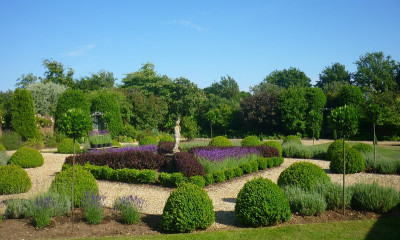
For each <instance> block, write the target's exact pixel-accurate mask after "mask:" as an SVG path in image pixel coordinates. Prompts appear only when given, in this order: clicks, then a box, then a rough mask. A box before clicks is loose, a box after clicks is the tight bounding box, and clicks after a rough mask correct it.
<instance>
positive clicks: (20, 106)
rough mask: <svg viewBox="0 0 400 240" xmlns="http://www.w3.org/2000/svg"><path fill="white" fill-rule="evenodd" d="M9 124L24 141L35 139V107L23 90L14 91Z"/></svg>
mask: <svg viewBox="0 0 400 240" xmlns="http://www.w3.org/2000/svg"><path fill="white" fill-rule="evenodd" d="M11 124H12V126H13V128H14V130H15V131H16V132H17V133H19V134H20V135H21V136H22V137H24V138H25V139H32V138H35V137H36V135H37V133H38V129H37V126H36V118H35V107H34V105H33V99H32V94H31V93H30V92H29V91H28V90H25V89H19V88H17V89H15V92H14V95H13V97H12V100H11Z"/></svg>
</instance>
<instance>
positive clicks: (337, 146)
mask: <svg viewBox="0 0 400 240" xmlns="http://www.w3.org/2000/svg"><path fill="white" fill-rule="evenodd" d="M348 148H350V146H349V144H347V143H346V142H345V144H344V149H348ZM338 150H340V151H342V150H343V140H342V139H340V140H336V141H334V142H333V143H331V145H329V147H328V150H327V152H326V159H328V160H329V161H331V160H332V158H333V154H334V152H337V151H338Z"/></svg>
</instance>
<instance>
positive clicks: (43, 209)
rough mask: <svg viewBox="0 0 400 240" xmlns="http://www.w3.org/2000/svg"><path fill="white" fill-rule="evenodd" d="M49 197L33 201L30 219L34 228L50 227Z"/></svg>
mask: <svg viewBox="0 0 400 240" xmlns="http://www.w3.org/2000/svg"><path fill="white" fill-rule="evenodd" d="M51 204H52V202H51V197H50V196H48V197H46V198H37V199H35V205H34V208H33V212H32V218H33V221H34V223H35V227H36V228H42V227H45V226H48V225H50V222H51V210H50V208H51Z"/></svg>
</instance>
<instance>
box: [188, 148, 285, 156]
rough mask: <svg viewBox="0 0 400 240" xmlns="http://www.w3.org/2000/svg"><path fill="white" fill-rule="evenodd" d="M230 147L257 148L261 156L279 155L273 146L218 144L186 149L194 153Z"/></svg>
mask: <svg viewBox="0 0 400 240" xmlns="http://www.w3.org/2000/svg"><path fill="white" fill-rule="evenodd" d="M230 148H251V149H257V151H258V152H259V154H260V156H261V157H264V158H271V157H280V154H279V150H278V149H276V148H274V147H269V146H256V147H235V146H225V147H218V146H198V147H192V148H190V149H189V150H188V152H190V153H192V154H194V155H196V153H197V152H198V151H203V150H205V151H213V150H215V149H230Z"/></svg>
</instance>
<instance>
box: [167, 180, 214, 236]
mask: <svg viewBox="0 0 400 240" xmlns="http://www.w3.org/2000/svg"><path fill="white" fill-rule="evenodd" d="M214 221H215V212H214V207H213V204H212V201H211V199H210V197H209V196H208V195H207V193H206V192H205V191H204V190H203V189H201V188H200V187H198V186H196V185H194V184H190V183H189V184H183V185H181V186H179V187H178V188H177V189H175V190H174V191H173V192H172V193H171V195H170V196H169V198H168V200H167V203H166V204H165V206H164V210H163V213H162V215H161V229H162V230H163V231H165V232H191V231H194V230H196V229H206V228H208V227H209V226H211V224H212V223H213V222H214Z"/></svg>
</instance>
